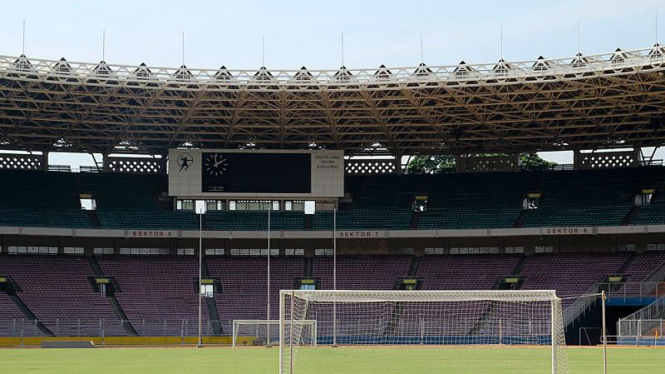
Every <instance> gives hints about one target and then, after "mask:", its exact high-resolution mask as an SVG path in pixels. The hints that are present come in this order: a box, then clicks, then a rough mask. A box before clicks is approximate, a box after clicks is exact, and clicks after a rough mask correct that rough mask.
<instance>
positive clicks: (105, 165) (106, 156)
mask: <svg viewBox="0 0 665 374" xmlns="http://www.w3.org/2000/svg"><path fill="white" fill-rule="evenodd" d="M109 161H110V160H109V154H108V152H104V153H102V172H103V173H108V172H109V170H110V169H109V167H110V165H109Z"/></svg>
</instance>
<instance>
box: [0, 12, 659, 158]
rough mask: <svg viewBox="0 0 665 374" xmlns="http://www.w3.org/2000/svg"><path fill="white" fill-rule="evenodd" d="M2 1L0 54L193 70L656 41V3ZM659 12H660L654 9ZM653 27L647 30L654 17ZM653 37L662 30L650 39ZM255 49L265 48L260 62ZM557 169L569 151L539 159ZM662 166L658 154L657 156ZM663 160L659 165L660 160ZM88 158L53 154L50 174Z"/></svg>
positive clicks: (607, 48)
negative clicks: (59, 166) (60, 166)
mask: <svg viewBox="0 0 665 374" xmlns="http://www.w3.org/2000/svg"><path fill="white" fill-rule="evenodd" d="M0 2H1V3H2V13H3V17H2V18H3V22H2V23H0V55H9V56H18V55H20V54H21V52H22V39H23V38H22V23H23V19H25V22H26V32H25V54H26V55H27V56H28V57H33V58H44V59H59V58H61V57H65V58H66V59H67V60H69V61H84V62H97V61H99V60H101V59H102V50H103V48H102V46H103V43H102V33H103V30H106V45H105V56H104V59H105V60H106V61H107V62H108V63H114V64H129V65H138V64H140V63H142V62H145V63H146V64H147V65H148V66H167V67H176V66H180V65H181V64H182V62H183V61H182V60H183V49H182V33H183V32H184V33H185V50H184V52H185V53H184V59H185V64H186V65H187V66H188V67H190V68H209V69H216V68H219V67H220V66H222V65H225V66H226V67H228V68H233V69H256V68H258V67H260V66H261V64H262V60H263V59H265V66H266V67H268V69H298V68H300V67H301V66H306V67H307V68H309V69H337V68H339V66H340V65H341V64H342V43H341V35H342V34H344V48H343V50H344V64H345V65H346V66H347V67H349V68H376V67H378V66H380V65H381V64H385V65H386V66H388V67H403V66H416V65H418V64H419V63H420V62H421V47H420V45H421V35H422V45H423V48H422V52H423V57H424V62H425V63H426V64H428V65H455V64H457V63H459V62H460V61H462V60H463V61H465V62H467V63H491V62H496V61H497V60H498V59H499V58H501V55H502V49H501V44H502V43H501V29H502V28H503V57H504V58H505V59H506V60H509V61H511V60H512V61H519V60H533V59H536V58H537V57H538V56H541V55H542V56H545V57H549V58H555V57H568V56H572V55H574V54H576V53H577V52H578V24H579V41H580V43H579V50H580V51H581V52H582V53H585V54H595V53H606V52H611V51H614V50H615V49H616V48H617V47H620V48H622V49H637V48H644V47H649V46H652V45H653V44H654V43H655V42H656V34H657V31H659V32H658V34H659V35H660V39H661V41H662V40H663V39H665V0H660V1H657V0H586V1H584V0H575V1H571V0H557V1H536V0H509V1H496V0H495V1H480V0H466V1H444V0H438V1H434V0H418V1H393V0H383V1H377V0H354V1H348V0H335V1H328V0H310V1H293V0H281V1H277V0H274V1H259V0H244V1H224V0H217V1H202V0H188V1H168V0H162V1H153V0H134V1H127V0H113V1H99V0H98V1H94V0H87V1H75V0H58V1H52V0H49V1H47V0H42V1H29V0H23V1H10V0H0ZM659 9H660V10H659ZM657 14H658V15H660V18H661V20H662V21H661V22H660V23H659V27H658V28H657V27H656V15H657ZM657 29H659V30H657ZM262 40H265V54H263V52H262V51H263V49H262ZM543 156H544V157H546V158H548V159H551V160H554V161H558V162H560V163H570V162H572V156H571V155H570V153H569V152H566V153H564V154H561V153H548V154H543ZM663 156H665V153H664V154H663ZM661 158H663V157H661ZM91 162H92V161H91V159H90V158H89V157H83V158H81V157H73V156H70V155H57V154H52V155H51V163H53V164H62V163H69V164H74V165H76V164H78V163H82V164H90V163H91Z"/></svg>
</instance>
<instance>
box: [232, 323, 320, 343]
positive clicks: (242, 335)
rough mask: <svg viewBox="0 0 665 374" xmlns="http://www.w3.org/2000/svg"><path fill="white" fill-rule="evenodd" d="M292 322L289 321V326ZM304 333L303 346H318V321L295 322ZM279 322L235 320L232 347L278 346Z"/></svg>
mask: <svg viewBox="0 0 665 374" xmlns="http://www.w3.org/2000/svg"><path fill="white" fill-rule="evenodd" d="M290 323H291V322H290V321H287V322H286V324H287V325H289V324H290ZM295 323H296V324H298V325H300V330H301V333H302V335H303V336H302V342H301V345H316V334H317V331H316V328H317V327H316V321H315V320H299V321H295ZM279 326H280V324H279V320H265V319H234V320H233V335H232V336H233V341H232V345H233V346H234V347H235V346H236V345H278V344H279Z"/></svg>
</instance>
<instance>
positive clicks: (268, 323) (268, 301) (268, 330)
mask: <svg viewBox="0 0 665 374" xmlns="http://www.w3.org/2000/svg"><path fill="white" fill-rule="evenodd" d="M271 210H272V201H271V202H270V206H269V207H268V282H267V288H268V293H267V294H266V297H267V303H266V304H267V305H268V308H267V311H266V347H267V348H270V347H271V345H270V211H271Z"/></svg>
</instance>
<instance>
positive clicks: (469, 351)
mask: <svg viewBox="0 0 665 374" xmlns="http://www.w3.org/2000/svg"><path fill="white" fill-rule="evenodd" d="M314 349H316V357H317V361H318V362H319V363H320V364H319V365H316V374H343V373H345V374H346V373H351V371H350V370H349V368H350V366H351V365H353V366H354V368H355V369H356V370H353V372H354V373H362V374H379V373H381V374H430V373H432V374H433V373H437V374H446V373H451V374H452V373H459V372H463V373H488V374H490V373H491V374H504V373H511V374H518V373H530V372H543V371H542V369H545V367H543V365H549V361H547V357H546V356H547V353H548V350H547V349H543V348H509V349H508V351H509V352H510V354H508V355H506V350H505V349H498V348H489V347H488V348H483V347H475V348H453V349H441V348H438V349H437V347H389V348H379V347H362V348H359V347H340V348H336V349H334V348H330V347H319V348H309V351H308V352H305V351H304V350H303V351H300V352H299V355H300V356H299V359H302V361H300V362H302V363H303V364H304V363H305V359H307V360H309V359H310V358H309V357H307V356H308V355H310V354H312V353H313V350H314ZM601 355H602V350H601V349H600V348H568V360H569V366H570V374H601V373H602V356H601ZM335 356H337V357H335ZM313 357H314V356H311V358H313ZM480 357H482V358H480ZM608 357H609V360H608V368H609V373H610V374H663V373H665V349H663V348H615V347H611V348H609V353H608ZM543 358H544V359H543ZM277 362H278V349H277V348H272V349H267V348H262V347H243V348H215V347H207V348H203V349H196V348H103V349H79V350H75V349H0V374H9V373H12V374H24V373H25V374H42V373H44V374H46V373H49V374H153V373H154V374H189V373H191V374H194V373H196V374H202V373H225V374H226V373H232V374H235V373H242V374H277V372H278V369H277ZM321 363H322V364H321ZM333 363H334V364H333ZM460 365H462V366H460ZM516 367H517V368H518V369H517V370H516V369H515V368H516ZM407 368H408V369H407Z"/></svg>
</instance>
